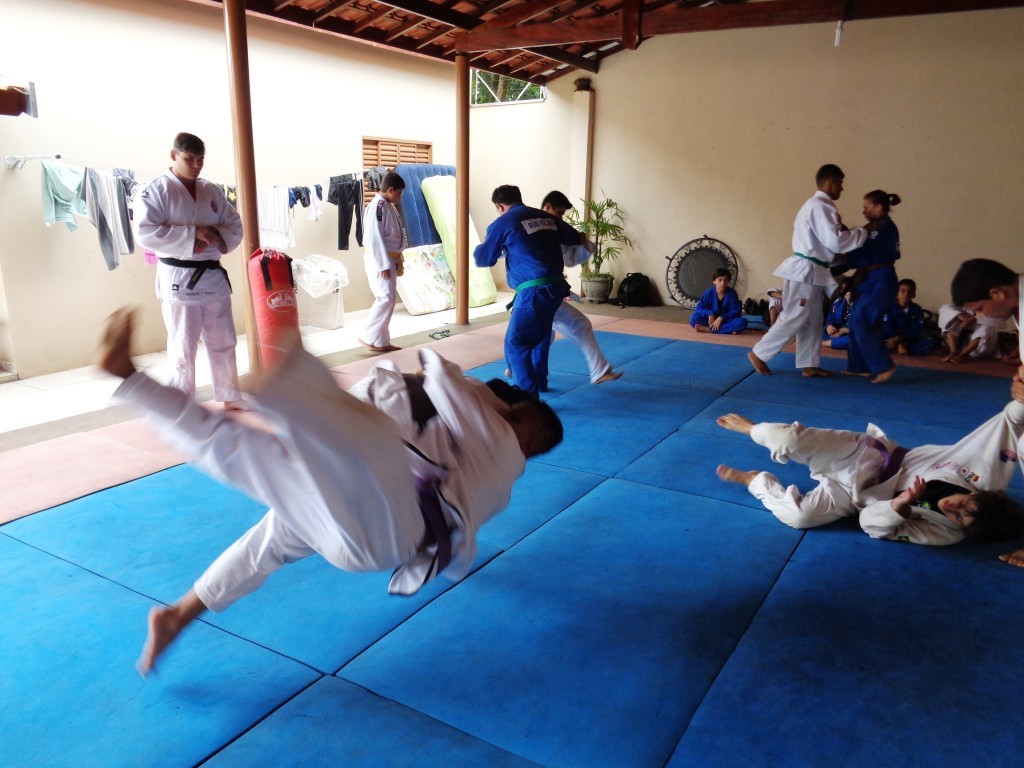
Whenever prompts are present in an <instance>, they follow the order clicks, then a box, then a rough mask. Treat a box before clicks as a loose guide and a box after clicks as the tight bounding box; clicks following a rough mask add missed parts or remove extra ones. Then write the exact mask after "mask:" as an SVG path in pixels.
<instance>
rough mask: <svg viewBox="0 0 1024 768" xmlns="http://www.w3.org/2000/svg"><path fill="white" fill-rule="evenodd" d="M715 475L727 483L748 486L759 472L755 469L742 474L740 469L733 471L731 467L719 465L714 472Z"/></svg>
mask: <svg viewBox="0 0 1024 768" xmlns="http://www.w3.org/2000/svg"><path fill="white" fill-rule="evenodd" d="M715 474H716V475H718V476H719V477H720V478H722V479H723V480H725V482H727V483H739V484H740V485H746V486H749V485H750V484H751V483H752V482H754V478H755V477H757V476H758V475H759V474H760V472H758V471H757V470H756V469H752V470H750V471H749V472H744V471H743V470H741V469H733V468H732V467H727V466H725V464H719V465H718V469H716V470H715Z"/></svg>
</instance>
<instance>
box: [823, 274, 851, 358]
mask: <svg viewBox="0 0 1024 768" xmlns="http://www.w3.org/2000/svg"><path fill="white" fill-rule="evenodd" d="M851 309H853V292H852V291H848V290H845V288H844V290H843V295H842V296H840V297H839V298H838V299H836V300H835V301H833V302H832V309H831V310H829V313H828V317H827V318H826V320H825V330H823V331H822V332H821V338H822V340H823V341H824V342H825V346H826V347H831V348H832V349H849V348H850V310H851Z"/></svg>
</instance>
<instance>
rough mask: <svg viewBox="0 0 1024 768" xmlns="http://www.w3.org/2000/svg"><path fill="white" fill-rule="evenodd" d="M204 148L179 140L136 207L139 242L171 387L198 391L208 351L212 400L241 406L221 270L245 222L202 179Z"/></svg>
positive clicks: (188, 138)
mask: <svg viewBox="0 0 1024 768" xmlns="http://www.w3.org/2000/svg"><path fill="white" fill-rule="evenodd" d="M205 155H206V147H205V145H204V144H203V141H202V140H201V139H200V138H199V137H198V136H194V135H192V134H191V133H179V134H178V135H177V136H175V137H174V147H173V149H171V163H172V164H171V167H170V168H169V169H168V170H167V173H165V174H164V175H163V176H160V177H158V178H156V179H154V180H153V181H151V182H150V183H149V184H148V185H147V186H146V188H145V189H144V190H143V191H142V193H141V194H140V195H139V197H138V199H137V200H136V202H135V206H134V210H135V217H134V218H135V227H136V232H137V237H136V240H138V242H140V243H141V244H142V245H143V246H145V247H146V248H149V249H150V250H152V251H154V252H155V253H156V255H157V257H158V259H159V263H158V264H157V267H156V296H157V299H159V300H160V309H161V312H162V314H163V318H164V325H165V326H166V327H167V357H168V361H169V363H170V365H171V385H172V386H173V387H175V388H177V389H180V390H181V391H182V392H185V393H186V394H188V395H192V396H194V395H195V391H196V352H197V350H198V348H199V341H200V339H202V341H203V344H205V345H206V354H207V356H208V357H209V359H210V373H211V376H212V378H213V396H214V398H215V399H216V400H218V401H220V402H222V403H224V405H225V407H227V408H229V409H231V408H238V407H240V406H241V400H242V393H241V391H240V390H239V388H238V368H237V366H236V363H235V345H236V342H237V339H236V336H235V323H234V320H233V318H232V316H231V283H230V281H229V280H228V273H227V271H226V270H225V269H224V267H223V266H222V265H221V263H220V259H221V256H223V255H224V254H226V253H230V252H231V251H233V250H234V249H235V248H237V247H238V244H239V243H241V242H242V220H241V218H240V217H239V215H238V211H236V210H235V209H234V208H233V207H232V206H231V205H230V204H229V203H228V201H227V199H226V198H225V197H224V192H223V190H222V189H221V188H220V187H219V186H218V185H216V184H213V183H211V182H209V181H206V180H205V179H200V178H199V174H200V173H202V170H203V161H204V159H205Z"/></svg>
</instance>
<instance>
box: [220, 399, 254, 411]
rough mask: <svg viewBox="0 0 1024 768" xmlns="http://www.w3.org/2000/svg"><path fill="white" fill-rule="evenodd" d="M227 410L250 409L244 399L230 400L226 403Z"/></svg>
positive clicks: (225, 408)
mask: <svg viewBox="0 0 1024 768" xmlns="http://www.w3.org/2000/svg"><path fill="white" fill-rule="evenodd" d="M224 410H225V411H248V410H249V406H247V405H246V404H245V401H244V400H228V401H227V402H225V403H224Z"/></svg>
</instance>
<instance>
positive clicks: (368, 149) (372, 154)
mask: <svg viewBox="0 0 1024 768" xmlns="http://www.w3.org/2000/svg"><path fill="white" fill-rule="evenodd" d="M433 158H434V150H433V146H432V145H431V144H430V142H428V141H412V140H409V139H382V138H379V137H376V136H364V137H363V169H364V170H365V169H367V168H375V167H377V166H379V165H382V166H384V167H385V168H387V169H388V170H389V171H390V170H391V169H392V168H394V167H395V166H396V165H401V164H402V163H430V162H433ZM373 195H374V192H373V190H370V189H368V188H367V187H366V183H365V182H363V203H364V204H365V203H368V202H370V200H371V199H372V198H373Z"/></svg>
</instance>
